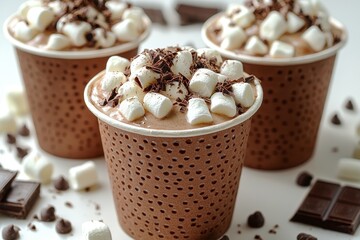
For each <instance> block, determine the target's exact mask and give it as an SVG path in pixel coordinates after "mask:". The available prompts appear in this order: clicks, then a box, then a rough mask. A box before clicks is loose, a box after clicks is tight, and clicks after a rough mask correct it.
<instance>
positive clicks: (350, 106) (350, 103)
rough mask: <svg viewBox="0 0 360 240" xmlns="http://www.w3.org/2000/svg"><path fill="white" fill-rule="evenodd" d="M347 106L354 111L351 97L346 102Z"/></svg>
mask: <svg viewBox="0 0 360 240" xmlns="http://www.w3.org/2000/svg"><path fill="white" fill-rule="evenodd" d="M345 108H346V109H348V110H350V111H354V110H355V108H354V104H353V102H352V101H351V100H350V99H349V100H348V101H347V102H346V104H345Z"/></svg>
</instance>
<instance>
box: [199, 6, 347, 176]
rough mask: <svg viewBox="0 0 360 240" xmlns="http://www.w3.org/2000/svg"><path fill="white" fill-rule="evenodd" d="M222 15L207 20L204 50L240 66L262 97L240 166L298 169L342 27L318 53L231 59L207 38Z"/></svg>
mask: <svg viewBox="0 0 360 240" xmlns="http://www.w3.org/2000/svg"><path fill="white" fill-rule="evenodd" d="M221 15H222V14H221V13H220V14H217V15H215V16H213V17H211V18H210V19H209V20H208V21H207V22H206V23H205V24H204V26H203V28H202V38H203V41H204V42H205V44H206V45H207V46H209V47H210V48H213V49H216V50H218V51H219V52H221V54H222V56H223V57H224V58H227V59H236V60H239V61H241V62H242V63H243V65H244V70H245V71H246V72H248V73H250V74H254V75H255V76H256V77H257V78H259V79H260V80H261V85H262V87H263V89H264V93H265V97H264V102H263V104H262V107H261V109H260V110H259V111H258V112H257V113H256V115H255V116H254V117H253V127H252V129H251V132H250V136H249V141H248V144H249V145H248V148H247V154H246V160H245V166H248V167H252V168H257V169H266V170H277V169H286V168H290V167H295V166H298V165H300V164H302V163H304V162H306V161H307V160H309V159H310V158H311V156H312V154H313V152H314V148H315V144H316V138H317V133H318V130H319V125H320V121H321V116H322V112H323V109H324V105H325V101H326V95H327V92H328V87H329V84H330V80H331V76H332V72H333V67H334V63H335V58H336V54H337V52H338V51H339V49H341V48H342V47H343V46H344V44H345V42H346V40H347V32H346V30H345V28H344V26H343V25H342V24H340V23H339V22H338V21H336V20H335V19H331V23H332V24H333V26H335V27H337V28H338V29H340V30H342V35H341V41H340V42H339V43H337V44H336V45H334V46H332V47H330V48H328V49H325V50H323V51H321V52H319V53H314V54H311V55H306V56H301V57H293V58H281V59H274V58H270V57H254V56H249V55H243V54H236V53H234V52H232V51H228V50H224V49H221V48H220V47H219V46H218V45H217V44H215V43H214V42H213V41H212V40H211V39H210V38H209V28H210V27H211V26H213V24H214V23H215V21H216V20H217V19H218V18H219V17H220V16H221Z"/></svg>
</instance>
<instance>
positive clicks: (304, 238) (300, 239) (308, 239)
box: [296, 233, 317, 240]
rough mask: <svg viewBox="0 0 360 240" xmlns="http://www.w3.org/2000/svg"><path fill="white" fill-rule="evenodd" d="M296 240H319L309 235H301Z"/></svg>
mask: <svg viewBox="0 0 360 240" xmlns="http://www.w3.org/2000/svg"><path fill="white" fill-rule="evenodd" d="M296 239H297V240H317V238H316V237H314V236H311V235H310V234H307V233H299V235H297V237H296Z"/></svg>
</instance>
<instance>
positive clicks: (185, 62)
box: [171, 51, 193, 79]
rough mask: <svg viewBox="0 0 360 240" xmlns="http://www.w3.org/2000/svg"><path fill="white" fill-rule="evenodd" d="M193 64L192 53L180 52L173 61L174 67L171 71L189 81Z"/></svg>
mask: <svg viewBox="0 0 360 240" xmlns="http://www.w3.org/2000/svg"><path fill="white" fill-rule="evenodd" d="M192 63H193V59H192V55H191V52H189V51H180V52H178V53H177V54H176V56H175V57H174V59H173V65H172V66H171V71H172V72H173V73H174V74H181V75H183V76H185V77H186V78H187V79H190V78H191V72H190V67H191V65H192Z"/></svg>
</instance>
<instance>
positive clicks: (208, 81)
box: [189, 68, 218, 97]
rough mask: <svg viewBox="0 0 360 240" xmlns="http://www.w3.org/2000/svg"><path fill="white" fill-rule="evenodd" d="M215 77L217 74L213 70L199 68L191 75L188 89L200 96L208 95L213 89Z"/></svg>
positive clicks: (215, 82)
mask: <svg viewBox="0 0 360 240" xmlns="http://www.w3.org/2000/svg"><path fill="white" fill-rule="evenodd" d="M217 79H218V76H217V74H216V73H215V72H213V71H211V70H209V69H206V68H200V69H198V70H197V71H196V72H195V73H194V75H193V76H192V78H191V80H190V85H189V89H190V91H192V92H194V93H197V94H199V95H200V96H201V97H210V96H211V95H212V94H213V93H214V91H215V87H216V84H217Z"/></svg>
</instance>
